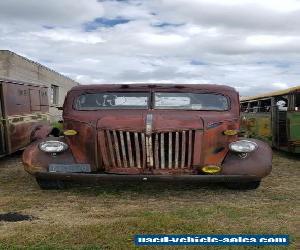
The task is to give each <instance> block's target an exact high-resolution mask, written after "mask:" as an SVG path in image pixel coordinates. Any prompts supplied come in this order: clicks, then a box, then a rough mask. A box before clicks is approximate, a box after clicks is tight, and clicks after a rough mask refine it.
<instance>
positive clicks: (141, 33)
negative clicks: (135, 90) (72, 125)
mask: <svg viewBox="0 0 300 250" xmlns="http://www.w3.org/2000/svg"><path fill="white" fill-rule="evenodd" d="M0 49H9V50H12V51H14V52H16V53H19V54H21V55H23V56H26V57H28V58H30V59H32V60H35V61H38V62H40V63H42V64H45V65H46V66H48V67H50V68H53V69H54V70H56V71H58V72H61V73H62V74H65V75H67V76H70V77H71V78H73V79H75V80H77V81H78V82H80V83H83V84H85V83H120V82H164V83H165V82H172V83H217V84H226V85H231V86H233V87H235V88H236V89H237V90H239V91H240V93H241V94H242V95H252V94H257V93H263V92H266V91H272V90H278V89H282V88H287V87H290V86H295V85H300V1H297V0H284V1H283V0H251V1H250V0H226V1H225V0H222V1H221V0H218V1H217V0H160V1H159V0H144V1H142V0H128V1H126V0H125V1H120V0H107V1H106V0H102V1H96V0H88V1H87V0H76V1H74V0H47V1H40V0H26V1H23V0H10V1H0Z"/></svg>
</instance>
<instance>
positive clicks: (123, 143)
mask: <svg viewBox="0 0 300 250" xmlns="http://www.w3.org/2000/svg"><path fill="white" fill-rule="evenodd" d="M120 140H121V149H122V158H123V162H124V167H125V168H127V167H128V165H127V157H126V148H125V142H124V136H123V131H120Z"/></svg>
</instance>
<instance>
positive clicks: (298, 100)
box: [295, 93, 300, 111]
mask: <svg viewBox="0 0 300 250" xmlns="http://www.w3.org/2000/svg"><path fill="white" fill-rule="evenodd" d="M295 111H300V93H297V94H295Z"/></svg>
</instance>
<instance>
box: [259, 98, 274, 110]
mask: <svg viewBox="0 0 300 250" xmlns="http://www.w3.org/2000/svg"><path fill="white" fill-rule="evenodd" d="M270 111H271V99H266V100H261V101H260V112H270Z"/></svg>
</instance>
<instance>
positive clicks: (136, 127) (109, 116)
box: [24, 85, 271, 178]
mask: <svg viewBox="0 0 300 250" xmlns="http://www.w3.org/2000/svg"><path fill="white" fill-rule="evenodd" d="M103 91H124V92H149V93H153V92H155V91H160V92H195V93H217V94H221V95H224V96H227V97H228V98H229V100H230V109H229V110H228V111H198V110H163V109H160V110H157V109H144V110H142V109H127V110H91V111H77V110H75V109H74V100H75V99H76V98H77V97H78V96H80V95H82V94H83V93H87V92H88V93H97V92H103ZM150 116H151V124H150V122H149V121H150V118H149V117H150ZM63 117H64V121H65V123H64V129H66V130H69V129H73V130H76V131H77V132H78V133H77V134H76V135H73V136H66V138H65V139H64V140H65V141H66V142H67V144H68V145H69V147H70V149H69V150H68V151H67V152H65V153H61V154H59V155H57V156H56V157H55V162H59V163H65V161H67V162H74V163H88V164H90V165H91V167H92V171H93V172H94V173H98V174H99V173H111V174H126V175H150V176H151V175H162V176H167V175H203V174H204V173H202V172H201V167H203V166H205V165H218V166H220V167H221V168H223V165H224V170H222V171H223V172H222V173H223V174H225V175H226V174H228V173H229V172H230V175H234V173H232V171H233V172H234V171H235V170H232V168H231V167H230V166H228V162H232V161H234V160H236V162H237V163H236V164H240V161H241V160H240V159H238V158H234V157H230V155H231V153H228V152H229V148H228V145H229V143H230V142H233V141H236V140H238V137H237V135H233V136H231V135H225V134H224V131H225V130H239V100H238V93H237V92H236V91H235V90H234V89H232V88H230V87H226V86H219V85H179V86H175V85H174V86H173V85H130V86H129V85H128V86H127V85H88V86H79V87H75V88H73V89H72V90H71V91H70V92H69V93H68V96H67V98H66V101H65V104H64V112H63ZM26 151H27V153H26V154H25V155H24V162H25V164H26V166H27V170H28V171H29V172H31V173H33V172H35V173H38V172H39V171H38V170H36V169H37V168H36V166H41V167H42V168H43V171H42V172H45V171H46V169H47V166H48V164H50V163H52V162H53V161H52V158H51V156H49V155H48V156H47V157H46V156H45V153H42V152H41V153H40V154H41V155H43V156H40V155H39V152H40V151H39V149H38V148H37V144H35V146H31V147H30V148H28V149H27V150H26ZM261 153H264V154H266V155H267V156H266V158H268V159H269V158H270V157H271V152H270V150H269V149H268V148H267V149H266V146H265V144H259V148H258V150H257V152H256V154H261ZM33 155H34V157H37V158H39V160H41V159H43V163H41V162H39V160H36V159H35V160H34V163H31V161H33V160H32V159H28V158H30V157H33ZM59 159H61V160H60V161H59ZM232 159H233V160H232ZM249 159H251V160H245V162H243V166H245V167H243V169H244V170H245V172H243V173H242V174H245V175H247V171H246V169H247V167H249V176H250V174H251V175H253V176H257V177H262V176H263V175H262V174H261V173H262V172H261V169H268V168H269V165H268V164H269V162H267V163H266V161H261V162H260V160H261V159H260V158H259V159H258V160H254V159H253V157H251V158H249ZM30 164H34V166H35V167H34V170H30ZM236 164H232V165H233V167H234V168H233V169H235V168H236V166H237V165H236ZM266 164H267V165H266ZM253 165H255V166H257V167H255V168H254V170H253V168H252V167H253ZM225 167H226V168H225ZM250 169H252V170H250ZM266 171H267V170H266ZM237 173H239V171H237ZM84 175H85V174H81V176H82V178H85V177H84ZM77 177H78V176H77Z"/></svg>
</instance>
